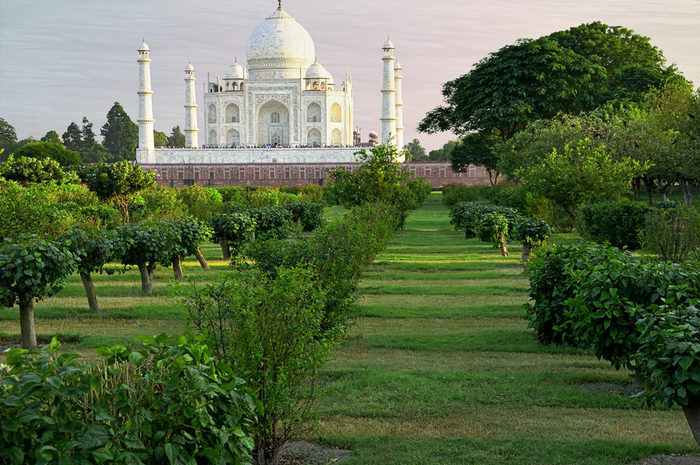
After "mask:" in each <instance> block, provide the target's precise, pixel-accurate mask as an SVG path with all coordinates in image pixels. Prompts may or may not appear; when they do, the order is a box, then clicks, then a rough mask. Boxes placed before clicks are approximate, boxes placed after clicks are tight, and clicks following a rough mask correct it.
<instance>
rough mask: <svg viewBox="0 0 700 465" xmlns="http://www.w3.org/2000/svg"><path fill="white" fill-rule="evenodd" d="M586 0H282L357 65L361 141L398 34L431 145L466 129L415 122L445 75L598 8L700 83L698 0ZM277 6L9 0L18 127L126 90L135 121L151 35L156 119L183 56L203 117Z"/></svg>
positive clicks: (328, 58) (78, 113)
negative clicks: (143, 52)
mask: <svg viewBox="0 0 700 465" xmlns="http://www.w3.org/2000/svg"><path fill="white" fill-rule="evenodd" d="M577 3H578V2H573V1H556V2H555V1H553V0H534V1H529V2H512V1H508V0H494V1H492V2H488V3H486V4H485V3H482V2H479V3H477V2H463V3H456V2H445V1H439V0H438V1H433V2H423V1H416V0H408V1H399V0H387V1H384V2H381V3H378V2H376V1H375V2H370V1H368V0H355V1H353V2H347V1H334V2H327V1H320V0H285V1H284V8H285V10H287V12H289V13H290V14H291V15H292V16H294V17H295V18H296V19H297V21H298V22H299V23H300V24H301V25H303V26H304V27H305V28H306V29H307V30H308V31H309V33H310V34H311V36H312V37H313V39H314V42H315V44H316V52H317V54H318V58H319V61H320V62H321V63H323V64H324V65H325V66H326V67H327V68H328V69H329V71H330V72H331V73H332V74H333V76H334V77H335V79H336V81H337V82H340V81H342V80H343V79H344V76H345V71H346V70H349V71H350V72H351V73H352V75H353V85H354V92H355V93H354V97H355V123H356V125H357V126H360V127H361V128H362V137H363V140H366V139H367V134H368V133H369V131H370V130H375V131H378V132H379V131H380V129H381V125H380V122H379V118H380V116H381V115H380V112H381V95H380V88H381V72H382V66H381V50H380V48H381V45H382V44H383V43H384V41H385V40H386V36H387V35H390V36H391V40H392V41H393V42H394V44H395V45H396V49H397V50H396V55H397V57H398V59H399V61H400V62H401V64H402V65H403V70H404V71H403V74H404V81H403V82H404V102H405V126H406V134H405V140H406V142H409V141H411V140H412V139H413V138H418V139H419V140H420V141H421V143H422V144H423V146H424V147H426V149H427V150H431V149H436V148H439V147H440V146H441V145H442V144H443V143H444V142H446V141H447V140H449V139H451V138H454V137H455V136H454V135H452V134H439V135H426V134H420V133H418V132H417V131H416V126H417V124H418V122H419V121H420V120H421V119H422V118H423V116H424V115H425V113H426V112H428V111H429V110H431V109H432V108H434V107H435V106H437V105H440V103H441V101H442V96H441V87H442V84H443V83H444V82H446V81H448V80H451V79H454V78H456V77H458V76H460V75H462V74H464V73H466V72H468V71H469V70H470V69H471V66H472V65H473V64H474V63H476V62H477V61H479V60H480V59H481V58H483V57H485V56H486V55H488V54H489V53H490V52H493V51H496V50H498V49H499V48H501V47H503V46H504V45H507V44H510V43H513V42H514V41H515V40H517V39H518V38H526V37H531V38H535V37H539V36H542V35H545V34H549V33H551V32H554V31H557V30H562V29H567V28H569V27H572V26H576V25H579V24H582V23H586V22H591V21H596V20H599V21H602V22H604V23H606V24H610V25H620V26H624V27H628V28H630V29H632V30H634V31H635V32H636V33H638V34H642V35H646V36H649V37H651V41H652V43H653V44H654V45H656V46H657V47H659V48H660V49H661V50H663V51H664V54H665V56H666V58H667V59H668V62H669V63H675V64H676V65H677V66H678V68H679V69H680V71H681V72H682V73H683V74H684V75H685V76H686V77H687V78H688V79H690V80H691V81H693V82H694V83H695V85H696V86H698V85H699V84H700V54H699V53H698V52H697V50H698V47H699V46H700V32H699V31H700V1H698V0H672V1H669V2H663V3H662V2H658V1H644V0H642V1H631V0H625V1H618V2H615V3H614V4H610V2H606V1H604V0H593V1H590V2H586V4H584V5H581V4H577ZM276 6H277V1H275V0H263V1H257V2H245V3H244V2H241V1H238V2H235V1H234V2H230V1H229V2H226V1H223V0H212V1H208V2H206V7H202V6H200V5H195V4H193V2H185V1H183V0H169V1H166V0H151V1H149V2H144V1H138V2H137V1H136V0H122V1H121V2H107V1H104V0H103V1H96V2H89V3H88V2H84V1H81V0H61V1H48V0H0V117H3V118H5V119H6V120H7V121H8V122H9V123H10V124H12V125H13V126H14V127H15V128H16V130H17V135H18V137H19V138H20V139H22V138H25V137H28V136H33V137H36V138H37V139H38V138H40V137H42V136H43V135H44V134H45V133H46V132H47V131H49V130H51V129H55V130H56V131H57V132H58V133H59V135H60V134H62V133H63V132H64V131H65V130H66V127H67V126H68V124H69V123H70V122H71V121H75V122H76V123H80V121H81V119H82V117H83V116H87V117H88V119H90V121H92V122H93V123H94V125H95V126H94V127H95V132H96V133H98V134H99V128H100V127H101V126H102V124H104V121H105V118H106V114H107V111H108V110H109V108H110V107H111V106H112V104H113V103H114V102H115V101H119V102H120V103H121V104H122V105H123V106H124V108H125V109H126V111H127V112H128V113H129V115H130V116H131V118H132V119H134V120H136V118H137V111H138V100H137V95H136V91H137V89H138V67H137V63H136V49H137V48H138V45H139V44H140V42H141V39H142V38H143V37H145V39H146V41H147V42H148V43H149V45H150V47H151V50H152V53H151V55H152V59H153V63H152V68H151V69H152V78H153V90H154V99H153V100H154V113H155V120H156V123H155V127H156V129H158V130H159V131H164V132H166V133H170V130H171V129H172V127H173V126H176V125H179V126H180V127H183V126H184V108H183V104H184V81H183V79H184V72H183V69H184V67H185V66H186V64H187V63H188V61H190V60H191V62H192V64H193V65H194V66H195V68H196V77H197V81H198V82H197V92H198V101H199V103H200V112H199V115H198V116H199V122H200V125H199V127H200V128H202V127H203V126H204V125H203V121H202V118H203V112H202V111H201V101H202V83H203V82H205V81H206V77H207V73H210V74H211V76H212V77H214V76H216V75H223V74H224V72H225V70H226V68H227V66H228V65H229V64H230V63H232V62H233V60H234V57H238V61H239V62H240V63H243V64H245V52H246V43H247V40H248V36H249V35H250V33H251V32H252V31H253V30H254V29H255V28H256V27H257V25H258V24H260V22H262V21H263V20H264V18H265V17H267V16H269V14H270V13H272V12H273V11H274V9H275V8H276ZM387 12H393V13H392V15H391V16H390V17H387V16H389V15H388V14H387Z"/></svg>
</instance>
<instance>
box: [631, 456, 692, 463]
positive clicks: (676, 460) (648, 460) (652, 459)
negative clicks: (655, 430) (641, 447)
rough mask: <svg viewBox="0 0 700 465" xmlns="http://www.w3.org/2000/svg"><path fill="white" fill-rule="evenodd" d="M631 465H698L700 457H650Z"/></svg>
mask: <svg viewBox="0 0 700 465" xmlns="http://www.w3.org/2000/svg"><path fill="white" fill-rule="evenodd" d="M632 465H700V455H677V454H669V455H652V456H651V457H646V458H643V459H642V460H639V461H637V462H634V463H633V464H632Z"/></svg>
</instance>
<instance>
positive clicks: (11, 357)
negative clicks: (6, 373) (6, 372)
mask: <svg viewBox="0 0 700 465" xmlns="http://www.w3.org/2000/svg"><path fill="white" fill-rule="evenodd" d="M27 353H29V351H28V350H26V349H10V351H9V352H8V353H7V364H8V365H10V366H14V365H20V364H21V363H22V362H23V361H24V357H22V356H23V355H24V354H27Z"/></svg>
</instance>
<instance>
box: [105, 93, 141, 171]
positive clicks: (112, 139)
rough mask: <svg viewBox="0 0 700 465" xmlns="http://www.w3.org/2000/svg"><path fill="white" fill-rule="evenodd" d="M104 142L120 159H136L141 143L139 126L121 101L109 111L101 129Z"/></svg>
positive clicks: (115, 103)
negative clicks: (127, 112)
mask: <svg viewBox="0 0 700 465" xmlns="http://www.w3.org/2000/svg"><path fill="white" fill-rule="evenodd" d="M100 133H101V134H102V136H103V137H104V141H103V142H102V144H103V145H104V146H105V148H106V149H107V150H109V151H110V152H111V153H112V154H113V155H114V156H115V158H116V159H118V160H135V159H136V147H138V144H139V127H138V125H137V124H136V123H134V122H133V121H132V120H131V118H129V115H127V114H126V111H124V108H122V106H121V105H120V104H119V102H114V105H113V106H112V108H111V109H110V110H109V112H108V113H107V122H106V123H105V124H104V126H102V130H101V131H100Z"/></svg>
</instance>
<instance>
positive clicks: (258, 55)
mask: <svg viewBox="0 0 700 465" xmlns="http://www.w3.org/2000/svg"><path fill="white" fill-rule="evenodd" d="M315 56H316V49H315V47H314V41H313V39H312V38H311V35H310V34H309V32H308V31H307V30H306V29H304V27H303V26H302V25H301V24H299V23H297V22H296V20H295V19H294V18H292V17H291V16H290V15H288V14H287V12H286V11H284V10H283V9H282V8H281V7H280V8H278V9H277V10H276V11H275V12H274V13H273V14H272V16H270V17H268V18H267V19H265V21H263V22H262V24H260V25H259V26H258V27H257V29H255V31H253V33H252V34H251V36H250V38H249V39H248V49H247V58H248V67H249V68H250V69H251V70H258V69H299V68H301V69H306V68H308V67H309V66H310V65H311V64H313V62H314V57H315Z"/></svg>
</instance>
